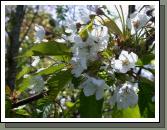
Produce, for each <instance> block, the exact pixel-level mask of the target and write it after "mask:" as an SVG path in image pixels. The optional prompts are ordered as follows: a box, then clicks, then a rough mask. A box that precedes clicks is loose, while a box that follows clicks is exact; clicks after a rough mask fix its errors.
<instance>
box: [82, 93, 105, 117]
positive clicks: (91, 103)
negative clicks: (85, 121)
mask: <svg viewBox="0 0 167 130" xmlns="http://www.w3.org/2000/svg"><path fill="white" fill-rule="evenodd" d="M102 106H103V99H101V100H96V98H95V95H92V96H89V97H86V96H85V95H84V93H83V91H82V92H81V95H80V107H79V111H80V115H81V118H101V117H102Z"/></svg>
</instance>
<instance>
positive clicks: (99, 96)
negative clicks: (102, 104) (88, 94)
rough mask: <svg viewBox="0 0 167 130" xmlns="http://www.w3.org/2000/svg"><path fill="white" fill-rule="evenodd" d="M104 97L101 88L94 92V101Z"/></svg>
mask: <svg viewBox="0 0 167 130" xmlns="http://www.w3.org/2000/svg"><path fill="white" fill-rule="evenodd" d="M103 96H104V90H103V89H102V88H100V89H97V91H96V100H100V99H102V98H103Z"/></svg>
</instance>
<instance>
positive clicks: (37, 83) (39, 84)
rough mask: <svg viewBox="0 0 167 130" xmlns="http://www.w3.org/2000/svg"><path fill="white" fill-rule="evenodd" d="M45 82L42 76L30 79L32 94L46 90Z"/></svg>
mask: <svg viewBox="0 0 167 130" xmlns="http://www.w3.org/2000/svg"><path fill="white" fill-rule="evenodd" d="M44 87H45V85H44V80H43V78H42V77H41V76H35V77H32V78H31V79H30V86H29V89H31V91H30V93H36V92H41V91H42V90H43V89H44Z"/></svg>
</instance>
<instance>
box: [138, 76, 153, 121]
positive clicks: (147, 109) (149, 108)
mask: <svg viewBox="0 0 167 130" xmlns="http://www.w3.org/2000/svg"><path fill="white" fill-rule="evenodd" d="M154 85H155V84H154V82H152V81H150V80H148V79H146V78H140V83H139V101H138V104H139V108H140V113H141V116H142V117H145V118H152V117H155V103H154V102H152V97H153V96H154V91H155V90H154V89H155V88H154Z"/></svg>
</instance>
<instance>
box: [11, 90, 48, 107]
mask: <svg viewBox="0 0 167 130" xmlns="http://www.w3.org/2000/svg"><path fill="white" fill-rule="evenodd" d="M46 95H47V91H46V90H45V91H42V92H41V93H38V94H35V95H33V96H31V97H28V98H25V99H22V100H20V101H18V102H16V103H13V104H12V108H16V107H19V106H22V105H25V104H27V103H31V102H33V101H36V100H38V99H40V98H43V97H44V96H46Z"/></svg>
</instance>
